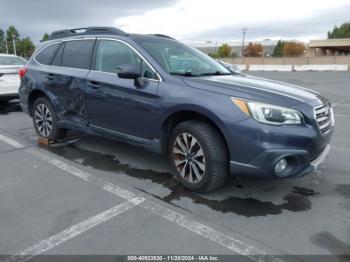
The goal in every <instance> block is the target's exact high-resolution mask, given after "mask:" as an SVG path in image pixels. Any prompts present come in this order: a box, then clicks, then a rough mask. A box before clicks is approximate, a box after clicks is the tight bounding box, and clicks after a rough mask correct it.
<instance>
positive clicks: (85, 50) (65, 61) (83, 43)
mask: <svg viewBox="0 0 350 262" xmlns="http://www.w3.org/2000/svg"><path fill="white" fill-rule="evenodd" d="M94 42H95V40H74V41H70V42H66V44H65V47H64V51H63V56H62V66H64V67H71V68H79V69H90V63H91V55H92V49H93V47H94Z"/></svg>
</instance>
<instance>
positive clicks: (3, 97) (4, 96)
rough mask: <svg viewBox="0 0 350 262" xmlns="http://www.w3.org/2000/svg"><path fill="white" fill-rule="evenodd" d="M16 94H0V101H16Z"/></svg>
mask: <svg viewBox="0 0 350 262" xmlns="http://www.w3.org/2000/svg"><path fill="white" fill-rule="evenodd" d="M17 98H18V93H8V94H1V93H0V101H8V100H11V99H17Z"/></svg>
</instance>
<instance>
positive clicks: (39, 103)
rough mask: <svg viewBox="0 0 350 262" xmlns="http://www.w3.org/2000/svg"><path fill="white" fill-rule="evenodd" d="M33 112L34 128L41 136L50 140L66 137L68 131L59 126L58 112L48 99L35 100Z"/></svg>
mask: <svg viewBox="0 0 350 262" xmlns="http://www.w3.org/2000/svg"><path fill="white" fill-rule="evenodd" d="M32 112H33V122H34V127H35V130H36V132H37V134H38V135H39V136H41V137H43V138H47V139H50V140H58V139H62V138H63V137H65V135H66V133H67V130H66V129H63V128H59V127H58V126H57V116H56V112H55V110H54V108H53V106H52V105H51V103H50V101H49V100H48V99H47V98H45V97H40V98H38V99H37V100H35V102H34V106H33V110H32Z"/></svg>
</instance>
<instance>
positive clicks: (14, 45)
mask: <svg viewBox="0 0 350 262" xmlns="http://www.w3.org/2000/svg"><path fill="white" fill-rule="evenodd" d="M12 44H13V52H14V54H15V55H17V54H16V41H15V37H14V35H13V34H12Z"/></svg>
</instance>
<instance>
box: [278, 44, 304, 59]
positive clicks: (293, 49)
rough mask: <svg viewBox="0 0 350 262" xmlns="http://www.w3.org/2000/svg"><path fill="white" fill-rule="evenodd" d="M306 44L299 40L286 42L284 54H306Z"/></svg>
mask: <svg viewBox="0 0 350 262" xmlns="http://www.w3.org/2000/svg"><path fill="white" fill-rule="evenodd" d="M304 51H305V45H304V44H303V43H298V42H285V43H284V47H283V55H284V56H301V55H303V54H304Z"/></svg>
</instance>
